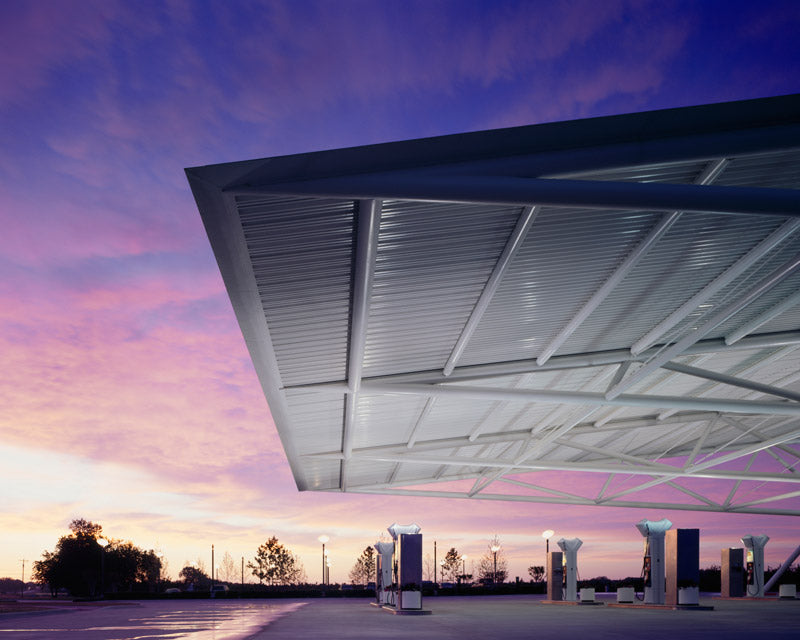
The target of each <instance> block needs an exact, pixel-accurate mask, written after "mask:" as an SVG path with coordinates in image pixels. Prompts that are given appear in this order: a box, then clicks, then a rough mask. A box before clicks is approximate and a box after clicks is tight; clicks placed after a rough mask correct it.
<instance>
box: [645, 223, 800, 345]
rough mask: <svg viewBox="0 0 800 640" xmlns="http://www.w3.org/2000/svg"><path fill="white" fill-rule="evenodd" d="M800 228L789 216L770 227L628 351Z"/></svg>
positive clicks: (651, 338) (683, 315)
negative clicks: (746, 250) (750, 246)
mask: <svg viewBox="0 0 800 640" xmlns="http://www.w3.org/2000/svg"><path fill="white" fill-rule="evenodd" d="M798 229H800V220H789V221H788V222H785V223H784V224H783V225H782V226H781V227H780V228H778V229H777V230H775V231H773V232H772V233H771V234H770V235H769V236H768V237H767V238H765V239H764V240H762V241H761V242H759V243H758V244H757V245H756V246H755V247H753V248H752V249H751V250H750V251H748V252H747V254H745V255H744V256H743V257H742V258H740V259H739V260H738V261H737V262H736V263H735V264H733V265H732V266H731V267H730V268H728V269H727V270H726V271H725V272H724V273H722V274H720V275H719V276H717V277H716V278H715V279H714V280H713V281H712V282H710V283H709V284H708V285H706V286H705V287H704V288H703V289H702V290H701V291H699V292H697V293H696V294H695V295H693V296H692V297H691V298H689V299H688V300H687V301H686V302H684V303H683V304H682V305H681V306H680V307H678V308H677V309H676V310H675V311H673V312H672V313H671V314H670V315H668V316H667V317H666V318H664V319H663V320H662V321H661V322H659V323H658V324H657V325H656V326H655V327H653V328H652V329H651V330H650V331H648V332H647V333H646V334H645V335H643V336H642V337H641V338H639V340H637V341H636V342H634V343H633V346H631V353H632V354H634V355H638V354H640V353H642V352H643V351H644V350H645V349H647V348H648V347H650V346H651V345H653V344H655V342H656V341H657V340H658V339H659V338H661V336H663V335H664V334H665V333H666V332H667V331H669V330H670V329H671V328H672V327H674V326H675V325H676V324H678V323H679V322H680V321H681V320H683V319H684V318H686V317H687V316H688V315H689V314H690V313H692V312H693V311H694V310H695V309H697V307H698V306H699V305H701V304H703V303H704V302H705V301H706V300H709V299H710V298H711V297H712V296H713V295H715V294H716V293H718V292H719V291H721V290H722V289H723V288H725V287H727V286H728V285H729V284H730V283H732V282H733V281H734V280H736V279H737V278H738V277H740V276H741V275H742V274H743V273H744V272H745V271H747V269H749V268H750V267H752V266H753V265H754V264H755V263H756V262H758V261H759V260H760V259H761V258H763V257H764V256H765V255H767V254H768V253H769V252H770V251H772V249H774V248H775V247H776V246H777V245H778V244H780V243H781V242H783V241H784V240H785V239H786V238H788V237H789V236H790V235H791V234H793V233H794V232H795V231H797V230H798Z"/></svg>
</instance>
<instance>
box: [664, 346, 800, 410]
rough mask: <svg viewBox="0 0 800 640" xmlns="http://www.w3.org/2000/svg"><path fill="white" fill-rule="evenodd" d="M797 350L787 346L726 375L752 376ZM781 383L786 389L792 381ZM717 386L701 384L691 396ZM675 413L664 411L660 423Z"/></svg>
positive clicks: (714, 383) (712, 383) (750, 397)
mask: <svg viewBox="0 0 800 640" xmlns="http://www.w3.org/2000/svg"><path fill="white" fill-rule="evenodd" d="M796 349H797V345H789V346H785V347H783V348H781V349H776V350H775V351H773V352H772V353H768V354H766V355H765V356H764V357H763V358H761V359H760V360H758V361H757V362H754V363H753V364H750V365H749V366H746V367H744V368H742V367H734V368H733V369H729V370H728V371H727V372H726V373H727V374H728V375H735V376H751V375H752V374H754V373H756V372H758V371H760V370H761V369H762V368H764V367H766V366H769V365H770V364H772V363H774V362H778V361H779V360H781V359H782V358H784V357H786V356H788V355H789V354H790V353H792V352H793V351H795V350H796ZM779 382H780V384H781V385H782V386H784V387H785V386H786V385H788V384H791V383H792V380H791V378H789V379H788V380H787V379H785V378H783V379H781V380H780V381H779ZM717 386H719V383H716V382H706V383H704V384H701V385H700V386H698V387H696V388H695V389H692V391H691V395H692V396H694V397H696V398H699V397H702V396H705V395H707V394H708V393H709V392H711V391H712V390H713V389H715V388H716V387H717ZM754 397H757V396H755V395H754V394H752V393H749V394H746V395H745V396H744V397H743V398H742V399H744V400H749V399H752V398H754ZM673 413H675V411H674V410H673V409H668V410H667V411H662V412H661V413H660V414H659V415H658V419H659V421H661V420H663V419H665V418H668V417H669V416H671V415H672V414H673Z"/></svg>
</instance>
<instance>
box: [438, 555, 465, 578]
mask: <svg viewBox="0 0 800 640" xmlns="http://www.w3.org/2000/svg"><path fill="white" fill-rule="evenodd" d="M459 575H461V554H460V553H459V552H458V551H456V548H455V547H450V551H448V552H447V553H446V554H445V556H444V564H443V565H442V581H445V579H446V578H449V579H450V582H458V576H459Z"/></svg>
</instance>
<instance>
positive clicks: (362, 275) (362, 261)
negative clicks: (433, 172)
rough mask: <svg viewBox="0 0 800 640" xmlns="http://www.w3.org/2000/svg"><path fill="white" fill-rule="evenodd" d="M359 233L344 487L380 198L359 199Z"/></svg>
mask: <svg viewBox="0 0 800 640" xmlns="http://www.w3.org/2000/svg"><path fill="white" fill-rule="evenodd" d="M357 219H358V235H357V239H356V255H355V261H354V262H355V268H354V274H353V309H352V314H351V323H350V345H349V352H348V358H347V360H348V362H347V395H346V399H345V409H344V425H343V428H342V453H343V454H344V457H343V458H342V469H341V479H340V482H339V486H340V488H341V489H342V491H346V490H347V466H346V465H347V461H348V460H349V459H350V456H351V454H352V452H353V431H354V429H355V422H356V417H357V414H358V396H359V389H360V386H361V371H362V368H363V362H364V348H365V345H366V340H367V319H368V317H369V307H370V298H371V296H372V280H373V277H374V275H375V260H376V256H377V254H378V234H379V233H380V221H381V202H380V200H362V201H360V202H359V203H358V206H357Z"/></svg>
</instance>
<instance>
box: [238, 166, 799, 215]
mask: <svg viewBox="0 0 800 640" xmlns="http://www.w3.org/2000/svg"><path fill="white" fill-rule="evenodd" d="M226 192H227V193H233V194H235V195H248V194H253V193H270V194H281V195H313V196H314V197H317V198H326V197H331V198H346V199H348V200H370V199H376V198H381V199H392V200H411V201H421V202H470V203H488V204H504V205H509V206H520V207H522V206H529V205H531V204H536V205H549V206H556V207H559V206H564V207H584V208H587V209H633V210H636V211H659V212H661V211H684V212H686V213H694V212H700V213H717V214H722V215H727V214H734V215H739V214H749V215H777V216H787V217H796V216H800V192H798V191H797V190H795V189H777V188H757V187H728V186H725V187H719V186H713V185H709V186H699V185H694V184H672V183H664V182H613V181H606V180H566V179H558V178H527V177H517V176H488V175H434V174H432V173H430V172H426V171H417V172H415V171H402V172H399V171H398V172H385V173H362V174H357V175H346V176H337V177H331V178H320V179H317V180H306V181H302V182H299V181H298V182H290V183H283V184H266V185H260V186H257V187H233V188H231V189H229V190H226Z"/></svg>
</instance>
